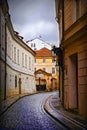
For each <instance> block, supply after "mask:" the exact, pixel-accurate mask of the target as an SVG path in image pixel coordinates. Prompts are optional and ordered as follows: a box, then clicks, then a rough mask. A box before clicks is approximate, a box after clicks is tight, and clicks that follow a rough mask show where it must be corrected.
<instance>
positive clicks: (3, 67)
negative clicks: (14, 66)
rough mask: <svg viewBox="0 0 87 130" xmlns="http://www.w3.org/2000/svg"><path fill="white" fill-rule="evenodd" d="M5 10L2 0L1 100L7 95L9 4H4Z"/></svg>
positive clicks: (0, 2)
mask: <svg viewBox="0 0 87 130" xmlns="http://www.w3.org/2000/svg"><path fill="white" fill-rule="evenodd" d="M4 7H5V8H4V9H5V11H4V12H3V10H2V8H3V4H2V1H0V101H2V100H4V99H5V97H6V94H5V91H6V41H5V36H6V33H5V29H6V27H5V17H4V15H5V12H7V8H8V7H7V6H6V4H4Z"/></svg>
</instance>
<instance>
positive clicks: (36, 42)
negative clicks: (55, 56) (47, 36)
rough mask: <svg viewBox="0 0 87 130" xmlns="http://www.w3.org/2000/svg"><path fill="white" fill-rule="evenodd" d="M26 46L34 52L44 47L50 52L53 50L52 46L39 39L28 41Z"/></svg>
mask: <svg viewBox="0 0 87 130" xmlns="http://www.w3.org/2000/svg"><path fill="white" fill-rule="evenodd" d="M26 44H27V45H28V46H29V47H31V48H32V49H33V50H40V49H41V48H43V47H46V48H48V49H49V50H51V44H50V43H47V42H45V41H44V40H42V39H41V38H38V37H37V38H34V39H32V40H29V41H27V42H26Z"/></svg>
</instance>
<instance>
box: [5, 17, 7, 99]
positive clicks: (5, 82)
mask: <svg viewBox="0 0 87 130" xmlns="http://www.w3.org/2000/svg"><path fill="white" fill-rule="evenodd" d="M6 54H7V33H6V19H5V87H4V100H5V99H6V76H7V69H6Z"/></svg>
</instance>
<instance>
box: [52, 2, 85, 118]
mask: <svg viewBox="0 0 87 130" xmlns="http://www.w3.org/2000/svg"><path fill="white" fill-rule="evenodd" d="M55 3H56V20H57V22H58V23H59V31H60V48H61V50H62V53H63V66H62V68H61V67H60V77H61V78H60V99H61V102H62V103H63V105H64V107H65V108H66V109H72V110H76V111H77V112H78V114H79V115H81V116H82V117H84V118H85V119H87V100H86V99H87V0H62V1H61V0H55Z"/></svg>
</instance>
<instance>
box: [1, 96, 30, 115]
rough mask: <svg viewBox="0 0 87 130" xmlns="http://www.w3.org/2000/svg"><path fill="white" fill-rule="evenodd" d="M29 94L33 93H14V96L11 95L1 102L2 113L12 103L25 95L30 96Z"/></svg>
mask: <svg viewBox="0 0 87 130" xmlns="http://www.w3.org/2000/svg"><path fill="white" fill-rule="evenodd" d="M28 95H32V94H18V95H14V96H11V97H9V98H7V99H6V100H4V101H3V102H1V103H0V115H1V114H3V113H4V112H5V111H6V110H7V109H8V108H9V107H10V106H11V105H12V104H14V103H15V102H17V101H18V100H19V99H20V98H22V97H24V96H28Z"/></svg>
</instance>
